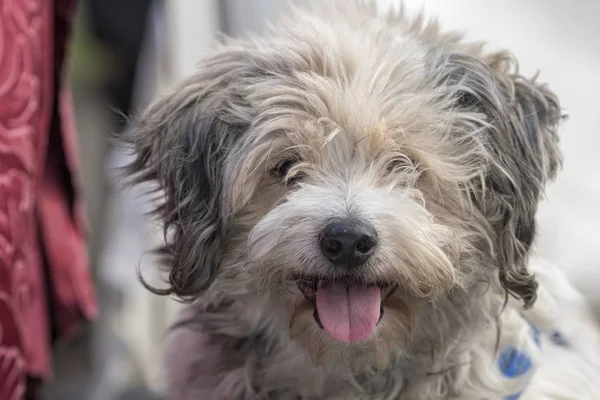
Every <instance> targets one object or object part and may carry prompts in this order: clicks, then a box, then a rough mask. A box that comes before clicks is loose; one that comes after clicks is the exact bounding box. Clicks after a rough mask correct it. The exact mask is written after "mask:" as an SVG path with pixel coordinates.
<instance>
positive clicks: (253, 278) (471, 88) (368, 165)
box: [128, 1, 561, 400]
mask: <svg viewBox="0 0 600 400" xmlns="http://www.w3.org/2000/svg"><path fill="white" fill-rule="evenodd" d="M322 3H327V4H328V5H330V6H325V5H323V4H322ZM560 120H561V110H560V106H559V103H558V100H557V98H556V97H555V96H554V94H553V93H552V92H551V91H550V90H548V89H547V88H546V87H545V86H544V85H542V84H539V83H538V82H536V80H535V78H534V79H528V78H525V77H523V76H521V75H520V74H519V71H518V68H517V64H516V62H515V60H514V59H513V58H512V56H511V55H510V54H509V53H507V52H489V51H487V50H486V49H485V46H484V45H483V44H479V43H469V42H466V41H464V40H463V39H462V38H461V36H460V35H457V34H453V33H441V32H440V31H439V30H438V27H437V25H436V23H425V22H424V20H423V19H422V18H421V17H419V18H416V19H414V20H410V19H409V18H406V17H405V15H404V14H403V13H402V12H400V13H390V14H385V15H379V14H378V13H377V11H376V8H375V7H374V6H373V5H369V4H362V3H360V2H352V1H348V2H345V1H340V2H321V4H320V5H319V7H315V8H314V9H312V10H311V11H308V12H307V11H301V10H294V11H293V12H291V13H290V14H289V16H288V17H287V18H284V19H283V20H282V21H281V22H280V23H279V24H278V25H277V26H276V27H274V28H273V29H272V31H271V32H270V34H268V35H267V36H266V37H263V38H252V39H248V40H243V41H235V40H228V41H227V42H226V43H225V44H224V45H223V46H221V47H220V48H219V49H218V50H216V51H215V52H214V54H213V55H212V56H211V57H209V58H208V59H206V60H205V61H204V62H203V63H202V65H201V66H200V68H199V70H198V72H197V73H195V74H194V75H193V76H191V77H189V78H188V79H187V80H186V81H184V82H183V83H181V84H180V85H178V87H176V88H175V89H174V90H173V91H172V92H171V93H170V94H167V95H165V96H164V97H162V98H160V99H159V100H157V101H156V102H155V103H154V104H153V105H152V106H151V107H150V108H149V109H148V110H147V111H146V112H145V113H143V114H142V115H141V116H140V118H139V119H138V120H137V121H136V122H135V126H134V129H133V130H132V132H131V134H130V135H129V136H128V140H129V143H130V144H131V145H132V146H133V149H134V151H135V154H136V156H137V158H136V160H135V162H133V164H132V165H131V171H132V172H133V173H134V175H135V179H136V181H137V182H142V181H153V182H156V183H158V189H159V193H160V196H161V199H162V200H163V201H162V204H161V206H160V207H159V208H158V209H157V212H158V214H159V215H160V217H161V218H162V220H163V221H164V227H165V237H166V240H167V245H166V247H165V248H164V249H162V251H161V253H162V254H163V255H164V256H165V260H164V265H165V266H166V268H167V271H168V287H167V288H166V289H164V290H157V289H154V290H155V291H157V292H159V293H161V294H172V295H175V296H177V297H179V298H182V299H185V300H190V301H194V303H193V305H192V306H190V308H189V309H188V310H187V311H186V317H185V318H184V319H183V321H182V322H181V325H185V326H186V329H190V328H191V327H196V328H197V329H198V332H196V333H194V335H196V337H197V339H198V341H199V342H201V343H202V344H201V347H202V348H203V349H204V350H203V352H201V353H198V359H197V360H196V362H195V363H193V364H192V365H190V366H189V368H188V369H187V370H186V371H184V374H185V376H186V378H185V379H184V381H185V382H184V384H183V386H185V390H186V394H185V396H184V395H180V396H181V397H178V398H186V399H188V398H189V399H205V398H211V399H266V398H269V399H322V398H336V399H351V398H369V399H420V400H427V399H469V398H474V399H481V398H485V397H486V396H489V397H491V398H493V397H497V396H498V395H499V394H501V393H502V388H500V387H499V383H498V380H497V379H496V378H495V377H494V376H493V374H494V372H493V369H492V367H491V365H489V354H490V353H493V352H494V351H495V346H496V345H497V343H496V342H497V340H498V333H499V331H500V330H501V329H502V327H501V326H500V323H499V316H500V314H501V312H502V309H503V306H504V305H505V301H506V300H507V297H508V296H513V297H514V298H517V299H520V300H522V304H523V305H524V306H525V307H530V306H532V305H533V304H534V302H535V300H536V289H537V283H536V279H535V277H534V276H533V275H532V274H530V273H529V272H528V269H527V267H526V266H527V261H528V253H529V249H530V247H531V245H532V242H533V240H534V237H535V220H534V217H535V213H536V208H537V204H538V201H539V199H540V196H541V195H542V192H543V187H544V185H545V183H546V182H547V181H548V180H549V179H551V178H553V177H554V175H555V173H556V171H557V168H558V167H559V165H560V161H561V160H560V155H559V151H558V148H557V145H558V137H557V133H556V130H557V125H558V123H559V121H560ZM344 217H352V218H357V219H360V220H363V221H368V223H370V224H371V225H372V226H373V227H374V228H375V229H376V230H377V233H378V238H379V244H378V246H377V249H376V251H375V253H374V254H373V256H372V257H371V258H370V259H369V260H368V261H367V263H366V264H365V265H364V266H363V267H362V268H359V269H356V270H352V271H342V270H341V269H340V268H335V267H333V266H332V265H330V264H329V263H328V262H327V261H326V260H325V258H324V257H323V256H322V255H321V253H320V251H319V246H318V241H317V237H318V235H319V232H320V230H321V229H322V228H323V226H324V224H325V223H326V222H327V221H329V220H331V219H332V218H344ZM342 276H343V277H344V278H345V279H350V280H355V281H357V282H378V283H379V282H382V283H385V284H389V285H395V286H394V287H397V289H396V290H395V291H394V292H393V294H392V296H391V297H390V298H389V299H387V300H386V301H384V303H383V309H384V316H383V319H382V320H381V322H380V323H379V325H378V326H377V328H376V331H375V333H374V334H373V335H372V336H371V337H370V338H368V339H367V340H365V341H362V342H360V343H358V344H356V343H355V344H343V343H340V342H336V341H334V340H332V339H331V338H329V337H328V336H327V334H325V333H324V331H323V330H322V329H320V328H319V326H318V324H317V323H316V321H315V319H314V318H313V312H314V305H313V304H311V302H309V301H307V300H306V299H305V296H304V295H303V294H302V293H301V292H300V290H299V287H298V284H302V282H306V281H311V280H312V279H314V278H320V279H332V278H338V277H342ZM484 353H485V354H488V355H487V356H484V355H482V354H484Z"/></svg>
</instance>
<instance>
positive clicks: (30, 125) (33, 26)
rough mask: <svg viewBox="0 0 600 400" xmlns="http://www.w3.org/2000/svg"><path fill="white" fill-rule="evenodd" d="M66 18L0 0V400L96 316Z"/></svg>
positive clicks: (33, 0) (32, 4)
mask: <svg viewBox="0 0 600 400" xmlns="http://www.w3.org/2000/svg"><path fill="white" fill-rule="evenodd" d="M74 10H75V1H74V0H55V1H53V0H0V400H9V399H10V400H18V399H22V398H23V396H24V392H25V390H26V380H27V377H39V378H46V377H48V376H49V373H50V345H51V341H52V339H53V337H54V339H59V338H62V337H64V336H66V335H69V334H71V333H73V332H74V331H75V330H77V328H78V327H79V326H80V325H81V323H82V322H84V321H86V320H90V319H92V318H93V317H94V316H95V314H96V305H95V300H94V296H93V291H92V285H91V281H90V277H89V271H88V261H87V254H86V251H85V242H84V236H83V234H84V225H83V219H82V216H83V208H82V205H81V201H80V198H79V196H78V192H79V188H78V187H77V186H76V185H75V183H76V182H77V179H74V178H77V177H76V176H75V175H74V173H75V172H76V171H78V164H77V157H76V147H77V146H76V141H75V135H74V129H73V120H72V117H73V113H72V110H71V104H70V98H69V94H68V92H67V91H66V90H65V89H64V85H63V79H62V75H63V72H62V71H63V69H64V68H63V65H64V59H65V54H66V44H67V41H68V38H69V36H70V31H71V21H72V17H73V13H74ZM59 88H62V89H60V90H59Z"/></svg>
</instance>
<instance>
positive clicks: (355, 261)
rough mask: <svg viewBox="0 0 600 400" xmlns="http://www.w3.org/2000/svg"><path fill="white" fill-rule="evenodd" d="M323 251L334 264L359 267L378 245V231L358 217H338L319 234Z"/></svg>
mask: <svg viewBox="0 0 600 400" xmlns="http://www.w3.org/2000/svg"><path fill="white" fill-rule="evenodd" d="M319 244H320V245H321V252H322V253H323V255H324V256H325V257H326V258H327V259H328V260H329V261H331V263H332V264H334V265H337V266H340V267H348V268H352V267H358V266H359V265H362V264H364V263H365V262H366V261H367V260H368V259H369V257H371V254H373V250H374V249H375V246H376V245H377V232H376V231H375V228H373V227H372V226H371V225H369V224H367V223H365V222H362V221H359V220H357V219H338V220H334V221H332V222H330V223H329V224H327V226H326V227H325V229H323V231H322V232H321V234H320V235H319Z"/></svg>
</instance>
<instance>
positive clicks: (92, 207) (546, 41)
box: [47, 0, 600, 400]
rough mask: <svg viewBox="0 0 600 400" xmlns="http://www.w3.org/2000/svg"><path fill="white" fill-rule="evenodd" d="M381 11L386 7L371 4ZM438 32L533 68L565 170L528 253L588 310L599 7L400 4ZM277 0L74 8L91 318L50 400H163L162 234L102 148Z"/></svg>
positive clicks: (592, 285) (110, 152) (594, 261)
mask: <svg viewBox="0 0 600 400" xmlns="http://www.w3.org/2000/svg"><path fill="white" fill-rule="evenodd" d="M380 3H381V5H382V7H390V6H394V4H396V3H397V1H393V0H387V1H386V0H381V1H380ZM405 3H406V6H407V7H408V9H409V10H411V11H418V10H420V9H424V10H425V11H426V13H427V15H428V16H430V17H438V18H439V19H440V20H441V22H442V24H443V26H444V27H445V28H446V29H456V30H464V31H466V32H467V34H468V35H467V36H468V37H469V38H471V39H479V40H485V41H489V42H491V43H492V44H493V45H494V46H498V47H503V48H506V49H509V50H511V51H512V52H513V53H514V54H515V55H516V57H517V58H518V59H519V60H520V62H521V69H522V71H523V72H524V73H525V75H534V74H535V73H536V72H537V70H538V69H539V70H540V71H541V78H540V79H541V80H542V81H546V82H549V83H550V86H551V88H552V89H553V90H554V91H555V92H556V93H557V94H558V96H559V97H560V98H561V101H562V103H563V105H564V107H565V109H566V111H567V113H568V114H569V115H570V119H569V120H568V122H567V123H566V124H565V125H564V127H563V131H562V137H563V142H562V147H563V150H564V153H565V159H566V161H565V166H564V170H563V172H562V174H561V175H560V176H559V179H558V180H557V181H556V182H555V183H554V184H552V185H551V186H550V187H549V189H548V191H547V200H546V201H545V202H544V204H543V205H542V207H541V210H540V213H539V222H540V237H539V241H538V245H537V252H538V254H539V255H541V256H543V257H545V258H547V259H549V260H550V261H553V262H555V263H557V264H559V265H560V266H561V267H563V268H564V269H565V271H567V273H568V274H569V276H570V277H571V278H572V280H573V281H574V282H575V284H576V286H578V287H579V288H580V289H581V290H582V291H583V292H584V293H585V294H586V295H587V296H588V298H589V299H590V300H591V301H592V302H593V303H595V304H596V307H597V309H598V310H600V294H598V292H599V290H598V289H597V288H600V286H599V284H600V233H599V232H600V230H599V229H598V226H600V207H598V205H600V112H598V100H597V99H596V95H597V94H598V93H600V74H598V71H600V46H598V44H597V38H598V37H600V25H599V24H598V23H597V21H598V18H599V17H600V2H598V1H597V0H577V1H572V2H566V1H563V0H530V1H527V2H525V1H520V0H503V1H499V0H496V1H486V2H482V1H477V0H454V1H452V2H450V1H444V0H428V1H425V0H406V1H405ZM283 4H284V2H283V1H280V0H82V1H81V2H80V8H79V14H78V18H77V26H76V34H75V38H74V41H73V43H72V49H71V60H70V70H69V73H70V77H71V82H72V88H73V92H74V100H75V108H76V116H77V127H78V134H79V141H80V146H81V158H82V164H83V178H84V179H83V183H84V191H85V193H84V195H85V199H86V202H87V210H88V217H89V222H90V235H89V243H90V257H91V260H92V266H93V272H94V276H95V283H96V285H97V288H98V295H99V300H100V307H101V311H102V312H101V318H100V320H99V321H98V323H96V324H95V325H94V326H92V327H90V329H89V331H88V332H86V334H85V335H83V336H82V337H80V338H79V339H78V340H77V341H76V342H71V343H68V344H64V345H61V347H59V348H57V349H56V357H55V380H54V381H53V382H52V383H51V384H50V385H49V386H48V387H47V397H48V398H49V399H52V400H55V399H56V400H58V399H60V400H70V399H85V400H87V399H93V400H111V399H161V398H164V397H163V395H164V379H163V374H162V371H161V368H160V366H161V355H162V333H163V331H164V330H165V328H166V327H167V326H168V324H169V322H170V321H171V320H172V318H173V315H174V313H175V312H176V310H177V307H178V304H177V303H176V302H174V301H173V300H169V299H166V298H161V297H157V296H154V295H152V294H150V293H149V292H147V291H146V290H145V289H143V288H142V286H141V285H140V284H139V282H138V280H137V277H136V267H138V266H139V267H140V268H141V270H142V271H143V273H144V275H145V276H146V277H148V278H150V279H152V274H153V271H154V266H153V265H152V260H151V259H150V257H149V256H148V255H146V254H145V252H146V251H147V250H149V249H150V248H152V247H154V246H155V245H156V244H158V243H160V240H161V237H162V236H161V232H160V228H159V227H157V226H156V225H155V224H154V223H153V222H152V221H150V220H148V219H147V218H146V217H145V216H144V212H146V211H147V210H148V206H147V204H145V203H144V202H143V200H142V199H141V198H140V196H139V194H140V190H141V189H140V188H137V189H133V190H125V189H122V181H121V179H120V178H119V176H118V175H117V174H116V173H115V170H114V169H115V168H117V167H119V166H121V165H123V164H124V163H125V162H126V161H127V155H126V154H123V153H122V152H120V151H119V150H118V149H115V148H114V147H113V146H112V145H111V143H110V141H109V138H110V136H111V133H112V132H118V131H119V130H121V129H122V128H123V126H124V125H125V119H124V118H123V115H129V114H131V113H132V112H135V111H136V110H139V109H140V108H143V107H144V106H145V105H147V104H148V102H149V101H151V99H152V98H153V97H154V96H156V95H157V93H160V92H161V91H162V90H164V89H165V88H166V87H168V86H170V85H171V84H172V83H173V82H175V81H177V80H179V79H181V78H182V77H184V76H186V75H188V74H189V73H191V72H192V71H193V70H194V68H195V65H196V64H197V62H198V61H199V60H200V59H201V58H202V57H203V56H204V55H205V54H207V53H208V52H209V51H210V49H211V48H212V47H213V45H214V44H215V41H216V37H217V35H218V34H219V33H220V32H223V33H225V34H227V35H230V36H241V35H244V34H247V33H248V32H261V31H262V30H264V29H265V28H266V27H267V23H268V21H269V20H272V19H273V18H275V17H276V15H277V14H278V12H280V10H281V9H282V7H283Z"/></svg>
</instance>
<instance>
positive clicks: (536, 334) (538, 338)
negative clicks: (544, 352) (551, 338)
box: [531, 325, 542, 347]
mask: <svg viewBox="0 0 600 400" xmlns="http://www.w3.org/2000/svg"><path fill="white" fill-rule="evenodd" d="M531 332H532V336H533V341H534V342H535V344H537V346H538V347H541V346H542V339H541V335H542V334H541V332H540V330H539V329H538V328H536V327H535V326H533V325H531Z"/></svg>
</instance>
